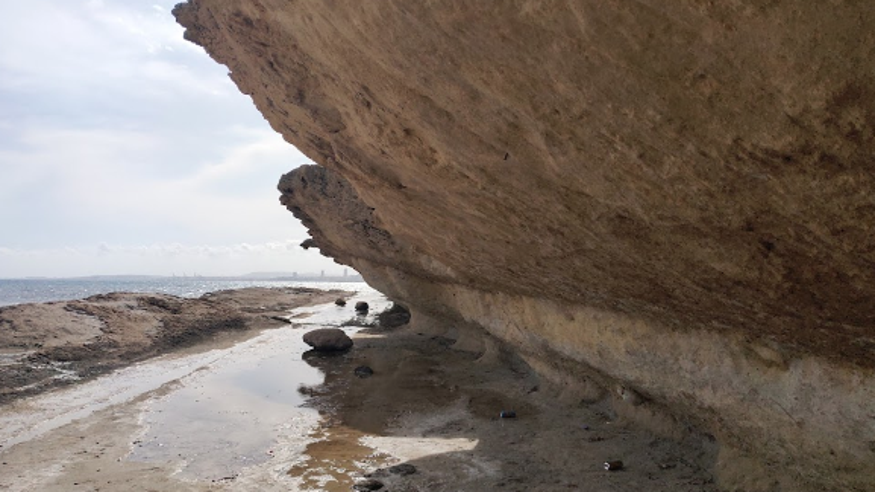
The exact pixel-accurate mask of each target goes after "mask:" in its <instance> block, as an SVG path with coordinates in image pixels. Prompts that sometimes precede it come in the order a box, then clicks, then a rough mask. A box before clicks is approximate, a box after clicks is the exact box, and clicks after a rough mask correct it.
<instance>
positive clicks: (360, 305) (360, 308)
mask: <svg viewBox="0 0 875 492" xmlns="http://www.w3.org/2000/svg"><path fill="white" fill-rule="evenodd" d="M370 308H371V307H370V306H368V303H366V302H365V301H359V302H357V303H355V312H357V313H367V312H368V309H370Z"/></svg>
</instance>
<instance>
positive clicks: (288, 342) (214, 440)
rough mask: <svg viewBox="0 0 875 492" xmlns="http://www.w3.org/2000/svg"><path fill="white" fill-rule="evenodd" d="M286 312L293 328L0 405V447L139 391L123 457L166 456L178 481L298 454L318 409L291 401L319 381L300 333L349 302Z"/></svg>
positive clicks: (360, 293)
mask: <svg viewBox="0 0 875 492" xmlns="http://www.w3.org/2000/svg"><path fill="white" fill-rule="evenodd" d="M349 287H350V285H347V289H349ZM356 287H358V288H357V289H356V290H357V293H356V295H354V296H353V297H352V298H351V300H352V303H355V302H356V301H359V300H364V301H366V302H368V303H369V304H370V305H371V313H378V312H380V311H382V310H383V309H385V308H386V307H388V305H389V304H390V302H389V301H388V300H387V299H386V298H385V297H384V296H383V295H382V294H380V293H378V292H377V291H375V290H373V289H371V288H370V287H367V286H366V285H364V284H357V285H356ZM290 316H291V317H294V321H295V324H294V325H293V326H290V327H283V328H276V329H270V330H266V331H264V332H262V333H261V334H259V335H256V336H255V337H253V338H250V339H248V340H245V341H242V342H240V343H237V344H235V345H233V346H231V347H228V348H221V349H214V350H209V351H206V352H201V353H190V354H168V355H165V356H162V357H157V358H154V359H151V360H148V361H145V362H143V363H139V364H135V365H133V366H130V367H127V368H124V369H120V370H118V371H115V372H113V373H111V374H108V375H106V376H103V377H100V378H97V379H95V380H93V381H90V382H87V383H84V384H81V385H77V386H73V387H70V388H65V389H62V390H59V391H55V392H51V393H46V394H43V395H39V396H36V397H33V398H28V399H25V400H20V401H18V402H15V403H13V404H12V405H9V406H8V407H7V408H4V409H2V411H0V445H2V446H3V447H4V448H5V449H9V448H10V447H12V446H14V445H15V444H16V443H21V442H25V441H30V440H33V439H36V438H38V437H39V436H41V435H44V434H46V433H48V432H50V431H52V430H54V429H57V428H59V427H61V426H63V425H65V424H68V423H70V422H73V421H75V420H77V419H82V418H85V417H88V416H90V415H92V414H94V413H95V412H98V411H100V410H102V409H104V408H107V407H110V406H113V405H118V404H123V403H127V402H132V401H134V400H135V399H137V398H146V400H145V403H144V404H143V405H142V411H141V414H140V423H141V426H142V429H141V432H140V435H139V436H138V437H136V438H135V439H133V442H132V451H131V453H130V455H129V457H128V459H129V460H132V461H138V462H154V463H156V464H158V463H160V464H162V465H164V464H167V463H173V464H174V466H175V467H176V469H177V473H178V474H179V476H180V477H182V478H190V479H213V480H218V479H222V478H226V477H233V476H235V475H236V474H238V473H239V472H240V471H241V470H242V469H243V468H245V467H247V466H250V465H254V464H258V463H263V462H265V461H267V460H270V459H271V458H272V457H273V456H274V455H275V454H276V453H279V452H282V453H283V454H284V455H287V454H288V453H289V452H292V453H294V452H300V451H301V450H303V449H304V446H305V445H306V441H305V438H306V437H307V436H308V435H310V433H311V432H312V431H313V429H314V428H315V427H316V426H317V425H318V422H319V416H318V414H317V413H316V412H315V411H314V410H311V409H307V408H301V404H302V403H303V402H304V401H305V397H303V396H302V395H301V394H300V393H299V392H298V388H299V387H300V386H301V385H313V384H318V383H320V382H321V381H322V379H323V375H322V373H321V372H320V371H319V370H318V369H316V368H314V367H311V366H310V365H309V364H307V363H306V362H305V361H304V359H303V357H302V354H303V353H304V352H305V351H306V350H307V349H308V348H309V347H307V346H306V345H305V344H304V343H303V341H302V335H303V334H304V333H305V332H306V331H307V330H310V329H315V328H319V327H336V326H340V324H341V323H343V322H344V321H347V320H348V319H350V318H352V317H354V313H353V308H352V305H351V304H348V305H347V306H346V307H343V308H341V307H339V306H335V305H334V304H324V305H319V306H309V307H303V308H298V309H295V310H293V311H292V312H291V313H290ZM372 316H373V315H371V316H370V317H369V318H372ZM364 321H368V319H365V320H364ZM344 329H345V330H346V331H348V332H350V333H352V332H354V331H355V330H356V329H357V328H344ZM279 448H282V449H279Z"/></svg>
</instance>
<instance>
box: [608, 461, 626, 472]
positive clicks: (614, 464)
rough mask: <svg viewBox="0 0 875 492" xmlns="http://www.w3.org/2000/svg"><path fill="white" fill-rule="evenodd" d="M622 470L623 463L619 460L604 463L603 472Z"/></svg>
mask: <svg viewBox="0 0 875 492" xmlns="http://www.w3.org/2000/svg"><path fill="white" fill-rule="evenodd" d="M622 469H623V462H622V461H620V460H616V461H605V470H608V471H617V470H622Z"/></svg>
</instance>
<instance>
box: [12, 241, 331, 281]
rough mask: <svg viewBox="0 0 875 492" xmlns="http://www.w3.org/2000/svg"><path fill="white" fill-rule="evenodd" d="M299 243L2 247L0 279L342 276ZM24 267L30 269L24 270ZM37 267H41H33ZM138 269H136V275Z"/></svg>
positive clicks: (322, 258)
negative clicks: (268, 274)
mask: <svg viewBox="0 0 875 492" xmlns="http://www.w3.org/2000/svg"><path fill="white" fill-rule="evenodd" d="M299 243H300V241H299V240H297V239H296V240H286V241H272V242H266V243H237V244H226V245H185V244H180V243H166V244H152V245H119V244H111V243H99V244H97V245H94V246H86V247H70V246H65V247H59V248H46V249H16V248H6V247H0V272H2V274H0V278H3V277H5V278H10V277H25V276H84V275H123V274H131V273H138V274H152V275H172V274H183V273H187V274H193V273H198V274H201V275H228V276H233V275H241V274H245V273H249V272H253V271H285V272H299V273H301V274H307V273H312V274H315V273H318V272H320V271H321V270H325V271H326V273H328V274H340V273H341V272H342V271H343V268H344V267H342V266H341V265H338V264H336V263H333V262H332V261H331V260H329V259H327V258H324V257H322V256H319V254H318V253H316V252H314V251H312V250H310V251H304V250H303V249H301V248H300V247H299V246H298V244H299ZM22 265H28V266H27V267H26V268H23V267H22ZM33 265H37V266H36V267H34V266H33ZM132 267H136V268H137V269H136V270H132V269H131V268H132Z"/></svg>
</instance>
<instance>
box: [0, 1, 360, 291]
mask: <svg viewBox="0 0 875 492" xmlns="http://www.w3.org/2000/svg"><path fill="white" fill-rule="evenodd" d="M177 1H178V0H158V1H150V2H142V1H139V0H33V1H29V2H4V3H3V4H2V5H0V41H2V42H0V108H2V111H0V173H2V174H0V176H2V179H0V223H2V224H3V228H4V230H3V233H2V234H0V277H4V278H12V277H18V278H21V277H27V276H49V277H70V276H84V275H97V274H102V275H108V274H160V275H171V274H172V273H173V272H182V271H189V272H192V271H198V272H199V273H201V274H203V275H239V274H243V273H246V272H253V271H295V270H297V271H313V272H320V271H321V270H325V271H326V272H332V271H333V272H341V271H342V268H343V267H342V266H340V265H336V264H334V263H333V261H332V260H330V259H327V258H324V257H322V256H321V255H319V253H318V251H315V250H312V249H311V250H309V251H304V250H302V249H301V248H299V247H298V244H300V243H301V241H303V240H304V239H306V238H307V237H308V235H307V232H306V230H305V229H304V227H303V226H302V225H301V224H300V223H299V222H298V221H297V220H295V219H294V217H293V216H292V215H291V213H289V212H288V211H286V210H285V209H284V208H283V207H282V206H281V205H280V204H279V202H278V197H279V193H278V192H277V190H276V183H277V182H278V180H279V178H280V176H281V175H282V174H283V173H285V172H288V171H290V170H291V169H293V168H295V167H297V166H299V165H301V164H305V163H310V162H311V160H310V159H309V158H307V157H306V156H304V155H303V154H301V153H300V152H299V151H298V150H297V149H295V148H294V147H293V146H291V145H290V144H288V143H286V142H285V141H284V140H283V138H282V137H281V136H280V135H279V134H277V133H276V132H274V131H273V130H272V129H271V128H270V127H269V125H268V124H267V122H266V121H264V119H263V117H262V116H261V115H260V114H259V113H258V111H257V110H256V109H255V107H254V105H253V104H252V102H251V100H250V99H249V97H248V96H245V95H243V94H241V93H239V91H238V90H237V88H236V87H235V86H234V84H233V83H232V82H231V81H230V80H229V78H228V76H227V69H226V68H225V67H223V66H220V65H218V64H217V63H215V62H214V61H212V60H211V59H210V58H209V57H208V56H207V54H206V53H205V52H204V51H203V49H201V48H199V47H197V46H195V45H193V44H191V43H188V42H187V41H185V40H184V39H183V37H182V35H183V29H182V28H181V27H180V26H179V25H177V24H176V22H175V20H174V19H173V17H172V15H171V13H170V10H171V9H172V8H173V6H174V4H175V3H177Z"/></svg>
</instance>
